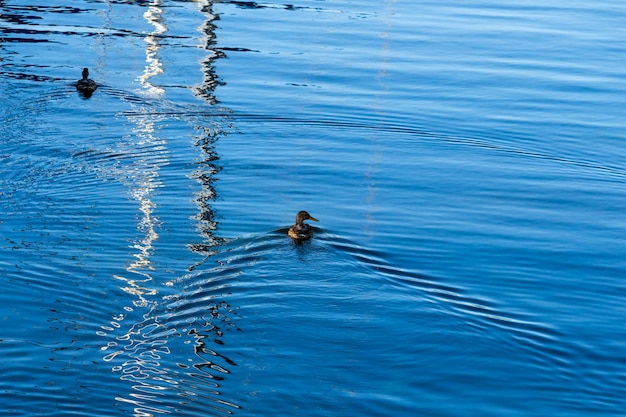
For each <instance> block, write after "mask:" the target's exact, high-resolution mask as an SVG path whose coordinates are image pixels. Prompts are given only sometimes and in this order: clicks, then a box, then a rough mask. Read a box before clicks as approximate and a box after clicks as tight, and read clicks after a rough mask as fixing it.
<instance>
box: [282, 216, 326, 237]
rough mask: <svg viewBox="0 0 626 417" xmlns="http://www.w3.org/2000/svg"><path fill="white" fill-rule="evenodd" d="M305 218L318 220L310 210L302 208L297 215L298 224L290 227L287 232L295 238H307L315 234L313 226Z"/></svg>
mask: <svg viewBox="0 0 626 417" xmlns="http://www.w3.org/2000/svg"><path fill="white" fill-rule="evenodd" d="M305 220H312V221H314V222H318V221H319V220H317V219H316V218H315V217H313V216H311V215H310V214H309V213H308V212H306V211H304V210H302V211H299V212H298V214H297V215H296V224H294V225H293V226H291V227H290V228H289V231H288V232H287V234H288V235H289V237H290V238H292V239H294V240H306V239H310V238H311V236H313V227H311V226H310V225H308V224H306V223H305V222H304V221H305Z"/></svg>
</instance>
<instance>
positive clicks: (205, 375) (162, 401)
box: [99, 0, 239, 416]
mask: <svg viewBox="0 0 626 417" xmlns="http://www.w3.org/2000/svg"><path fill="white" fill-rule="evenodd" d="M211 9H212V7H211V5H210V4H207V5H205V6H204V7H203V9H202V11H203V13H205V14H206V16H207V19H206V23H205V25H204V27H203V31H204V33H205V35H206V40H207V41H206V49H207V50H208V51H209V56H208V58H207V59H206V60H205V61H204V62H203V72H204V83H203V85H202V86H201V87H199V88H197V89H196V94H197V95H198V96H200V97H202V98H203V99H205V101H206V102H207V103H208V104H210V105H214V104H216V102H217V100H216V99H215V97H214V92H213V90H214V89H215V87H216V85H217V81H216V80H217V76H216V74H215V71H214V68H213V61H214V60H215V59H217V58H219V57H221V56H222V54H220V53H217V52H216V51H215V50H214V43H215V40H214V38H215V36H214V33H213V32H214V29H215V26H214V25H213V24H212V23H211V22H212V21H213V20H214V19H215V18H216V17H215V15H214V14H213V13H212V10H211ZM143 17H144V18H145V19H146V20H147V21H148V22H149V23H150V24H151V25H152V26H153V27H154V31H152V32H151V33H149V34H147V35H146V36H145V38H144V42H145V46H146V66H145V69H144V72H143V74H142V75H141V76H139V77H138V81H139V82H140V84H141V86H142V87H143V89H142V95H144V96H147V97H150V98H152V99H160V98H161V97H162V96H163V94H164V93H165V90H164V89H163V88H161V87H158V86H155V85H153V84H152V82H151V79H152V77H154V76H155V75H158V74H162V73H163V72H164V66H163V63H162V62H161V60H160V57H159V51H160V47H161V42H162V41H163V39H164V38H165V34H166V32H167V31H168V27H167V24H166V21H165V19H164V14H163V8H162V7H161V2H160V1H157V0H155V1H153V2H151V3H150V5H149V7H148V9H147V11H146V12H145V13H144V14H143ZM131 105H134V106H138V108H137V109H136V110H135V111H134V112H132V113H128V114H126V116H127V117H128V119H129V120H130V121H131V122H132V123H134V124H135V128H134V130H133V134H134V136H135V137H137V138H138V139H139V143H137V146H139V147H142V148H145V147H147V148H150V149H151V150H153V151H155V152H157V153H159V154H160V157H158V158H157V159H155V160H151V158H149V157H138V161H137V164H138V165H139V166H140V169H137V170H134V171H133V173H131V175H129V173H128V172H127V173H126V175H125V176H122V181H123V182H124V183H125V184H126V185H127V187H128V189H129V191H130V194H131V196H132V198H133V199H134V200H136V201H137V202H138V203H139V211H140V216H139V219H138V224H137V229H138V230H139V231H140V232H141V234H142V238H141V239H139V240H138V241H137V242H135V244H134V245H133V246H132V248H133V249H134V250H135V253H134V255H133V256H134V257H135V260H134V261H133V262H132V263H131V264H130V265H129V266H128V267H127V268H126V273H125V274H123V275H122V274H118V275H116V276H115V278H116V279H118V280H120V281H122V282H123V285H122V288H121V289H122V290H123V291H124V292H125V293H127V294H129V295H131V296H132V297H133V302H132V306H131V305H129V306H126V307H125V308H124V312H123V313H120V314H117V315H116V316H114V317H113V320H111V321H110V323H109V324H108V325H106V326H102V328H101V329H102V330H101V331H100V332H99V334H100V335H101V336H104V337H109V338H110V337H111V335H112V334H114V333H117V332H120V331H122V332H123V333H122V334H121V335H118V336H116V337H115V338H114V340H110V341H109V342H108V343H107V344H106V346H104V347H103V348H102V350H103V352H105V356H104V360H105V361H106V362H109V363H111V364H112V370H113V371H114V372H116V373H119V375H120V379H121V380H123V381H127V382H129V383H130V384H131V386H132V390H131V391H130V392H129V393H128V394H125V395H118V396H117V397H116V400H117V401H119V402H121V403H124V404H130V405H131V406H132V408H133V411H134V415H136V416H154V415H159V414H176V411H177V409H179V408H180V406H181V404H184V408H185V409H186V410H192V409H193V407H194V405H193V404H194V403H196V402H201V403H202V404H198V407H199V406H200V405H202V410H203V412H205V410H206V408H207V407H208V408H212V409H214V410H215V411H218V412H219V413H220V414H232V411H233V410H235V409H237V408H239V407H238V406H237V405H235V404H232V403H230V402H228V401H226V400H224V399H222V398H218V396H221V391H220V381H222V380H224V377H225V376H226V375H228V374H229V373H230V371H229V369H228V368H229V367H232V366H235V363H234V362H233V361H232V360H230V359H228V358H226V357H225V356H223V355H221V354H219V353H218V352H217V351H215V350H214V349H212V348H211V347H210V344H211V343H214V344H216V345H221V344H223V341H222V336H223V334H224V326H225V325H227V326H232V325H231V324H230V316H231V315H233V314H235V309H233V308H231V307H230V305H228V303H227V302H226V301H224V300H223V299H222V298H221V294H217V295H215V294H205V293H204V292H203V291H204V290H200V291H198V292H196V293H194V294H187V295H186V298H184V299H183V298H182V297H180V296H169V297H168V296H161V298H160V299H159V298H157V296H158V294H159V289H158V283H157V282H155V279H154V274H155V271H156V270H157V266H156V265H154V263H153V261H152V260H151V258H152V257H153V252H154V244H155V242H156V241H157V240H158V239H159V234H158V232H157V229H158V227H159V225H160V222H159V219H158V218H157V217H156V215H155V210H156V209H157V208H158V207H157V205H156V204H155V202H154V192H155V189H156V188H158V187H160V186H161V185H162V180H161V179H160V169H161V168H162V167H163V166H164V165H165V164H167V163H168V161H169V160H168V159H166V155H167V154H166V145H167V141H166V140H165V139H164V138H162V137H159V135H158V131H159V128H160V127H161V126H160V125H162V124H163V119H164V118H166V117H168V114H166V113H161V112H154V111H153V110H154V109H151V108H150V107H149V106H147V105H145V104H142V102H138V103H131ZM144 106H145V107H144ZM176 117H184V118H187V117H188V118H189V120H188V121H191V120H193V118H192V116H191V115H187V114H185V113H182V114H181V113H178V114H177V115H176ZM196 129H197V130H198V131H199V132H200V133H199V135H198V136H197V146H198V147H199V148H200V149H201V150H202V151H203V155H204V156H203V160H202V161H201V162H200V163H199V164H198V167H197V169H196V170H195V171H194V173H193V175H192V177H193V178H194V179H196V180H197V181H198V182H199V183H200V184H201V190H200V191H199V192H198V194H197V196H196V199H195V201H196V204H197V206H198V210H199V212H198V214H197V216H196V221H197V224H198V229H199V232H200V235H201V237H202V241H201V242H196V243H193V244H190V245H189V247H190V249H191V250H192V251H193V252H196V253H199V254H201V255H203V256H204V258H206V257H208V256H210V255H211V254H213V253H215V247H216V245H218V244H219V243H220V239H218V238H216V237H215V236H214V232H215V229H216V226H217V223H216V221H215V219H214V215H213V212H212V209H211V207H210V202H211V201H212V200H214V199H215V189H214V187H213V182H214V180H215V178H214V177H215V174H216V173H217V172H218V171H219V166H218V165H217V164H216V161H217V160H218V159H219V158H218V155H217V152H216V150H215V142H216V140H217V139H218V138H219V137H220V135H222V134H223V129H222V128H221V126H220V125H219V123H218V122H215V125H211V122H209V124H208V125H207V124H205V123H202V125H201V126H196ZM196 266H197V265H192V266H190V267H189V270H193V269H194V268H195V267H196ZM168 285H169V286H172V285H173V284H172V283H169V284H168ZM209 286H210V284H209ZM163 301H165V304H163ZM142 309H143V310H144V311H145V312H144V313H143V314H140V316H139V317H138V316H137V314H136V313H138V312H140V311H141V310H142ZM146 310H147V311H146ZM130 320H134V322H132V323H131V324H130V325H128V326H127V329H126V330H125V331H124V330H122V329H123V328H124V326H123V322H124V321H130ZM179 356H180V358H182V359H180V360H176V359H179ZM174 364H175V366H173V365H174Z"/></svg>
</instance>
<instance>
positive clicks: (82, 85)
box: [76, 68, 98, 94]
mask: <svg viewBox="0 0 626 417" xmlns="http://www.w3.org/2000/svg"><path fill="white" fill-rule="evenodd" d="M96 88H98V85H97V84H96V82H95V81H94V80H91V79H89V70H88V69H87V68H83V78H82V79H81V80H78V82H77V83H76V89H77V90H78V91H80V92H81V93H84V94H92V93H93V92H94V91H96Z"/></svg>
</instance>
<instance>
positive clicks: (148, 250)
mask: <svg viewBox="0 0 626 417" xmlns="http://www.w3.org/2000/svg"><path fill="white" fill-rule="evenodd" d="M162 14H163V11H162V8H161V1H160V0H154V1H153V2H151V3H150V5H149V6H148V9H147V10H146V11H145V13H144V14H143V17H144V19H146V20H147V21H148V23H150V24H151V25H152V26H153V27H154V30H153V31H152V32H150V33H149V34H147V35H146V36H145V37H144V42H145V48H146V65H145V68H144V71H143V73H142V74H141V75H140V76H139V77H138V78H137V79H138V81H139V83H140V84H141V86H142V88H143V89H142V93H143V94H144V95H147V96H149V97H151V98H158V97H160V96H161V95H163V93H164V90H163V89H162V88H160V87H156V86H155V85H153V84H152V83H151V81H150V80H151V78H152V77H154V76H156V75H158V74H161V73H163V65H162V63H161V61H160V59H159V56H158V52H159V49H160V45H159V39H161V36H162V34H163V33H165V32H166V31H167V26H166V25H165V24H164V22H163V18H162ZM135 105H136V106H140V105H137V104H135ZM161 119H162V117H161V116H159V115H155V114H154V113H153V112H151V111H150V110H149V109H148V108H143V107H139V108H137V109H136V111H135V112H133V115H132V116H129V120H130V121H131V122H132V123H134V124H135V127H134V128H133V135H132V136H133V137H135V138H136V141H135V142H134V143H133V148H134V150H135V151H134V152H133V163H132V164H130V166H127V167H126V168H127V169H126V170H125V171H124V172H123V173H122V175H120V178H121V181H122V182H123V183H124V184H125V185H126V186H127V187H128V190H129V193H130V196H131V197H132V199H134V200H136V201H137V202H138V204H139V216H138V220H137V230H138V231H139V232H140V233H141V236H142V237H141V238H139V239H138V240H137V241H135V243H134V244H133V245H132V246H131V248H132V249H133V250H134V251H135V252H134V253H133V257H134V260H133V261H132V262H131V263H130V264H129V265H128V266H127V268H126V272H127V273H126V274H124V275H122V274H118V275H115V276H114V277H115V278H116V279H118V280H120V281H122V282H123V284H122V287H121V289H122V290H123V291H124V292H126V293H127V294H129V295H131V296H133V298H134V299H133V301H132V305H128V306H126V307H124V310H125V312H124V313H122V314H118V315H117V316H115V317H114V318H113V320H112V321H111V322H110V326H102V330H103V331H102V332H101V334H102V335H106V334H108V332H113V331H114V330H115V329H120V328H121V327H122V326H121V323H122V321H124V320H125V319H126V318H127V316H128V315H130V313H132V312H133V311H134V310H135V309H136V308H142V309H145V308H146V307H147V308H148V311H147V312H145V313H144V314H142V315H141V316H140V318H139V320H138V321H136V322H135V323H132V324H131V325H130V326H129V328H128V329H127V331H126V332H125V333H124V334H122V335H119V336H117V337H116V338H115V340H112V341H110V342H109V343H108V344H107V345H106V346H104V347H103V348H102V350H103V351H107V350H109V351H110V353H108V354H107V355H106V356H105V357H104V360H105V361H106V362H111V361H113V360H114V359H115V358H117V357H118V356H119V358H118V360H120V362H119V364H116V365H114V366H113V368H112V370H113V371H114V372H118V373H119V374H120V379H121V380H124V381H129V382H130V383H131V384H132V390H131V391H130V392H129V393H128V394H127V395H123V396H120V395H118V396H117V397H116V400H117V401H119V402H122V403H127V404H131V405H132V407H133V411H134V415H135V416H153V415H155V414H171V413H172V412H173V409H172V407H171V406H169V405H167V404H164V403H163V402H162V401H160V398H161V397H162V396H163V395H164V393H165V392H166V391H167V390H169V389H171V388H172V387H173V386H176V385H177V381H176V378H175V377H172V375H170V371H168V370H167V369H164V368H163V367H162V366H161V361H162V359H163V358H164V356H167V355H169V354H170V348H169V347H168V340H169V337H170V336H171V332H172V331H174V332H175V330H171V329H168V328H167V326H166V324H165V323H163V322H162V321H161V320H160V318H159V317H158V315H156V314H154V311H155V308H156V306H157V302H156V300H155V299H154V297H155V296H156V295H157V294H158V290H157V288H156V286H155V285H154V282H153V281H154V278H153V274H154V270H155V267H154V265H153V264H152V261H151V257H152V255H153V252H154V242H155V241H156V240H158V238H159V234H158V232H157V228H158V225H159V220H158V218H157V217H156V216H155V213H154V212H155V209H156V204H155V203H154V201H153V198H154V191H155V189H156V188H157V187H159V186H160V185H161V180H160V174H159V171H160V169H161V168H162V167H163V166H164V165H166V164H167V163H168V159H167V152H166V151H167V148H166V141H165V139H163V138H161V137H159V135H158V134H157V132H158V128H159V123H160V122H161V121H162V120H161Z"/></svg>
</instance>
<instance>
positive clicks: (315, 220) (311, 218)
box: [308, 217, 319, 222]
mask: <svg viewBox="0 0 626 417" xmlns="http://www.w3.org/2000/svg"><path fill="white" fill-rule="evenodd" d="M308 220H313V221H314V222H319V220H317V219H316V218H315V217H309V218H308Z"/></svg>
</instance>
